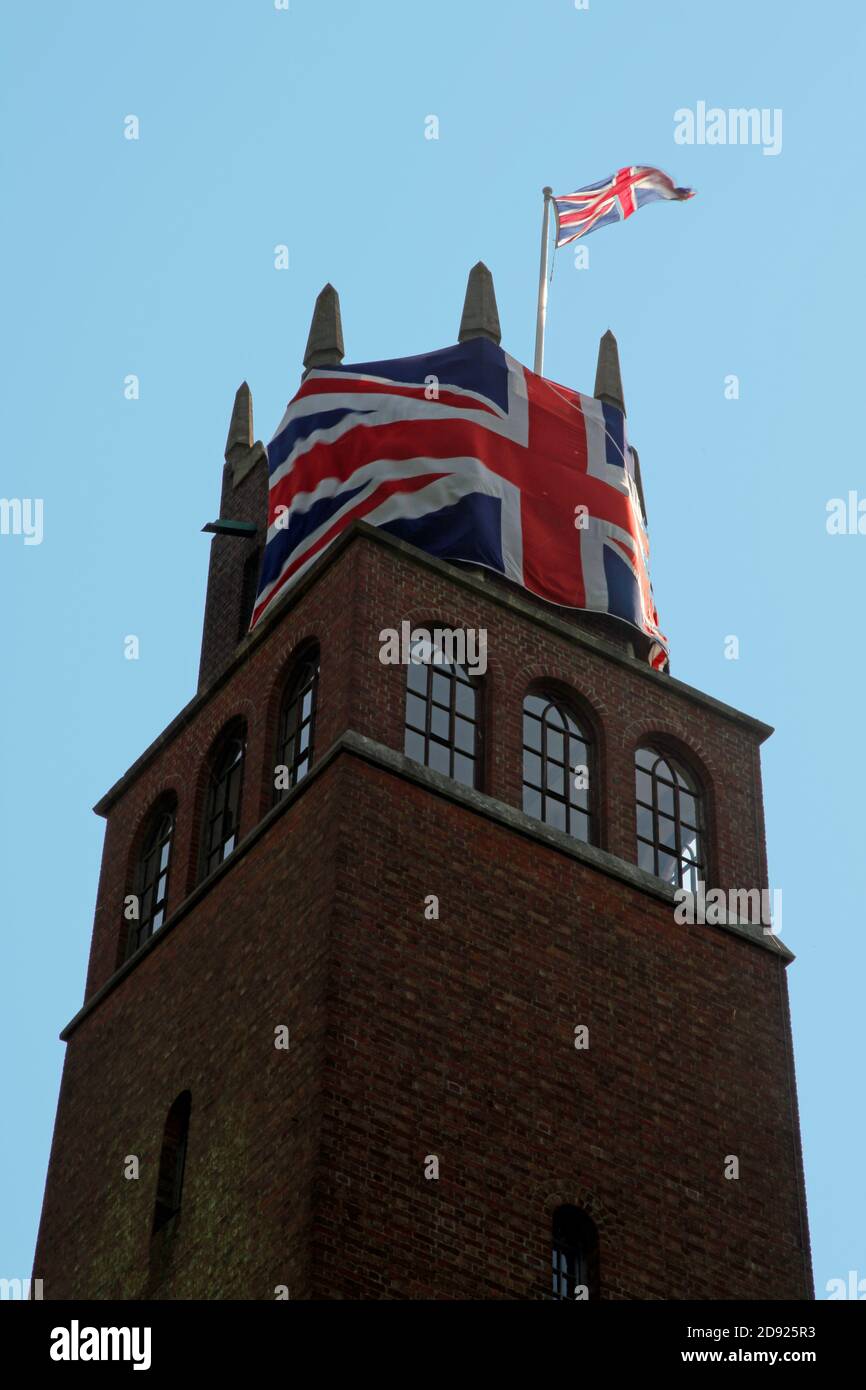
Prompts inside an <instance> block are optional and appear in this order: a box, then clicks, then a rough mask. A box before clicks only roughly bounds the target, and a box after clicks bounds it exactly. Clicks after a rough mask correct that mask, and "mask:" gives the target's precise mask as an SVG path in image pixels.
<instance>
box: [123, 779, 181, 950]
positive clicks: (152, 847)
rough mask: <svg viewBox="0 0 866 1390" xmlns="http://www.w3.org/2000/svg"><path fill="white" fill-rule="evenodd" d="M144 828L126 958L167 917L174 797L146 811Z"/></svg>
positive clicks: (174, 820)
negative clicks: (135, 914) (135, 913)
mask: <svg viewBox="0 0 866 1390" xmlns="http://www.w3.org/2000/svg"><path fill="white" fill-rule="evenodd" d="M147 827H148V828H147V830H146V832H145V835H144V838H143V840H142V845H141V851H140V853H139V856H138V863H137V867H136V877H135V894H136V897H137V899H138V920H137V921H132V922H130V924H129V935H128V939H127V955H128V956H131V955H134V953H135V952H136V951H137V950H138V948H139V947H140V946H143V945H144V943H145V941H149V940H150V938H151V937H152V936H153V935H154V933H155V932H158V931H159V929H160V927H162V926H163V925H164V923H165V919H166V916H167V915H168V913H167V902H168V889H169V883H170V881H171V856H172V849H173V846H174V835H175V831H176V829H177V802H176V800H175V798H174V797H163V798H162V799H161V801H160V802H159V803H158V804H157V806H156V807H155V808H154V809H153V810H152V811H151V812H150V815H149V816H148V818H147ZM163 860H164V862H163ZM160 884H162V888H161V889H160ZM157 919H159V920H157Z"/></svg>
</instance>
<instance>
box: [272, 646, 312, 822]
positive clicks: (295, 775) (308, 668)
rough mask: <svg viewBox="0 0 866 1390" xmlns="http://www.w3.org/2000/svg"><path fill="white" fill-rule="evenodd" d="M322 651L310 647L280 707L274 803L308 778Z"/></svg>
mask: <svg viewBox="0 0 866 1390" xmlns="http://www.w3.org/2000/svg"><path fill="white" fill-rule="evenodd" d="M318 690H319V649H318V647H310V648H308V650H307V651H306V652H305V653H304V654H303V656H302V657H301V658H300V660H299V661H298V662H297V664H296V665H295V666H294V667H293V669H292V672H291V674H290V676H289V679H288V682H287V683H286V689H285V692H284V694H283V699H282V702H281V704H280V717H279V724H278V729H277V757H276V765H275V769H274V800H275V801H280V800H282V798H283V797H284V796H286V795H287V794H288V793H289V792H290V791H291V790H292V787H296V786H297V785H298V783H299V782H300V781H301V780H302V779H303V778H304V777H306V775H307V773H308V772H309V770H310V765H311V763H312V760H313V737H314V734H315V725H316V700H317V698H318Z"/></svg>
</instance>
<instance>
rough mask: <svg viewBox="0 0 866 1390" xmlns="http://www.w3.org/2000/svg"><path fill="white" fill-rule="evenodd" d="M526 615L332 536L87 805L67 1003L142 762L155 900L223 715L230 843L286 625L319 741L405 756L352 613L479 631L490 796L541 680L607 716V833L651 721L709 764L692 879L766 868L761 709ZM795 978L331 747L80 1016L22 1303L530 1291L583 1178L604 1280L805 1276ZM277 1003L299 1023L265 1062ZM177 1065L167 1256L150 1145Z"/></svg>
mask: <svg viewBox="0 0 866 1390" xmlns="http://www.w3.org/2000/svg"><path fill="white" fill-rule="evenodd" d="M524 608H526V604H525V602H512V601H510V600H509V601H503V600H502V599H500V600H499V601H497V591H496V590H494V589H492V587H491V586H488V585H485V584H484V583H481V582H479V581H477V580H475V579H468V580H466V581H465V582H460V581H459V579H457V578H456V577H455V574H454V572H453V571H450V570H448V568H447V567H445V566H440V565H437V564H435V563H430V562H427V561H424V560H423V559H415V558H413V557H412V555H411V554H410V553H409V552H407V550H406V549H405V548H402V547H400V546H399V545H394V544H389V543H382V542H379V541H377V540H375V539H370V538H368V537H366V536H364V535H360V536H355V537H354V538H350V539H349V540H348V542H347V543H345V544H344V545H343V546H342V547H341V548H338V549H337V550H336V551H335V552H334V554H333V555H332V556H330V557H328V558H327V560H326V561H325V563H324V565H323V568H322V570H321V572H319V573H318V574H317V575H314V576H313V577H312V578H311V580H310V582H309V583H308V585H307V586H306V587H305V588H304V589H302V591H301V592H300V594H299V596H298V598H297V599H296V600H295V601H294V603H293V604H292V605H291V606H290V605H289V604H288V603H286V604H284V605H282V611H279V612H278V613H277V614H275V616H274V619H273V620H272V621H271V622H270V623H269V624H267V627H266V629H265V630H264V631H263V633H262V634H260V635H259V636H256V637H254V638H253V640H252V641H248V642H247V643H246V644H244V646H243V648H242V650H241V652H240V654H239V655H238V657H237V659H236V661H235V664H234V665H233V666H232V667H231V668H230V669H229V670H228V672H227V674H226V676H225V677H224V678H216V679H215V681H214V683H213V684H212V685H211V687H210V688H209V689H208V690H207V691H206V692H205V693H204V694H203V695H202V696H200V697H199V698H197V699H196V700H195V701H193V703H192V705H191V706H190V707H189V708H188V710H187V711H185V712H184V714H183V716H182V717H181V718H180V719H179V720H178V721H175V725H174V726H172V727H170V729H169V731H168V732H167V734H166V735H164V736H163V739H162V741H158V743H157V745H155V747H154V749H153V750H152V752H151V753H149V754H147V755H144V756H143V758H142V759H141V760H140V761H139V764H137V765H136V767H135V768H134V769H133V770H132V772H131V774H130V775H129V776H128V777H127V778H126V779H125V780H124V781H123V782H122V783H121V784H120V785H119V787H118V788H116V789H114V791H113V792H112V793H111V794H110V795H109V797H108V798H107V804H108V803H110V804H109V805H108V817H107V818H108V824H107V831H106V842H105V851H104V858H103V868H102V874H101V878H100V888H99V895H98V903H97V911H96V920H95V925H94V935H93V945H92V951H91V959H90V967H89V971H88V980H87V991H86V997H87V998H88V999H91V998H92V996H93V995H94V994H95V993H96V991H97V990H99V989H100V988H101V987H103V986H105V985H106V984H107V982H108V981H109V979H110V978H111V976H112V975H113V973H114V971H115V969H116V967H117V962H118V952H119V949H120V946H121V942H122V940H125V934H126V924H125V923H124V922H123V918H122V904H123V898H124V895H125V894H126V893H129V892H132V891H133V890H134V884H133V881H132V873H133V869H134V847H135V845H136V842H137V840H136V837H137V836H140V831H141V826H142V825H143V823H144V819H145V818H146V816H147V815H148V813H149V810H150V808H151V807H152V806H153V804H154V802H155V801H156V799H157V798H158V796H159V795H160V794H161V793H163V792H164V791H165V790H167V789H169V788H172V789H173V790H174V791H175V792H176V794H177V797H178V822H177V833H176V840H175V845H174V850H173V862H172V878H171V885H170V899H169V917H171V914H172V913H174V912H175V911H176V909H177V908H178V906H179V905H180V903H181V901H182V899H183V898H184V897H185V896H186V895H187V893H188V892H190V891H191V890H192V888H193V886H194V883H195V878H196V866H197V863H198V839H199V835H200V825H199V821H200V815H201V801H202V795H201V784H202V778H203V776H204V773H205V769H206V758H207V753H208V750H209V749H210V748H211V746H212V743H213V740H214V739H215V738H216V737H217V736H218V734H219V732H220V730H221V729H223V728H224V727H225V726H226V724H227V723H228V722H229V720H231V719H232V718H235V717H237V716H239V715H240V716H242V717H243V718H244V719H245V720H246V722H247V728H248V752H247V759H246V767H245V785H244V793H243V804H242V824H241V835H242V837H244V836H246V835H248V834H250V832H253V831H254V830H255V827H256V825H257V824H258V823H259V822H260V820H261V817H262V816H263V815H264V814H265V813H266V812H267V811H268V809H269V808H270V806H271V788H272V785H273V783H272V778H273V764H274V742H275V736H276V715H277V708H278V703H279V696H280V692H281V690H282V685H283V681H284V679H285V676H286V674H287V670H288V667H289V666H290V665H291V657H292V654H293V653H294V652H296V651H297V650H298V648H299V647H300V646H301V645H302V644H304V643H305V642H306V641H308V640H309V639H310V638H311V637H315V638H317V639H318V641H319V643H320V646H321V662H322V664H321V677H320V684H319V708H318V716H317V730H316V751H317V755H318V756H319V757H321V755H322V754H324V753H326V752H327V750H328V749H329V748H330V747H331V746H332V745H333V744H334V742H335V740H337V739H338V738H339V737H340V736H341V735H342V734H343V733H345V732H346V731H347V730H355V731H356V732H358V733H360V734H363V735H366V736H367V737H368V738H370V739H373V740H376V741H377V742H378V743H381V744H384V745H386V746H388V747H391V748H394V749H397V750H401V749H402V744H403V702H404V689H405V669H404V668H403V667H400V666H385V665H382V664H381V663H380V661H379V633H380V631H381V629H383V628H386V627H395V628H399V626H400V623H401V622H402V621H403V620H409V621H410V622H412V623H413V624H419V625H433V624H438V625H440V626H455V627H456V626H470V627H476V628H485V629H486V630H487V632H488V660H489V670H488V675H487V678H486V682H485V692H484V705H485V759H484V784H483V787H482V790H483V791H485V792H487V793H489V795H490V796H492V797H494V798H497V799H498V800H499V801H501V802H505V803H507V804H509V805H511V806H513V807H517V808H519V807H520V804H521V755H520V749H521V742H522V740H521V705H522V697H523V693H524V691H525V689H526V687H527V686H528V685H529V684H530V683H532V682H534V681H537V680H539V679H542V678H545V679H551V680H555V681H557V682H559V683H560V685H562V686H566V687H570V688H573V689H574V690H575V691H576V692H577V693H578V695H579V697H580V699H581V701H582V707H583V708H584V710H585V711H586V712H587V714H588V715H589V717H590V718H591V721H592V723H593V725H594V727H595V728H596V730H597V732H598V736H599V743H600V750H601V759H600V765H599V766H600V780H601V784H602V785H601V787H600V788H599V791H600V802H601V809H602V848H604V849H606V850H608V851H609V852H611V853H612V854H614V855H617V856H619V857H621V858H622V859H624V860H626V861H628V862H629V863H634V859H635V853H634V836H635V821H634V806H633V786H634V772H633V757H634V749H635V747H636V745H637V744H638V743H639V742H640V741H642V740H643V739H645V738H646V737H647V736H649V735H662V736H664V737H666V738H668V739H670V740H671V741H673V742H674V744H675V746H677V747H678V748H679V749H680V750H681V752H682V754H683V755H684V756H687V757H688V759H689V761H690V762H691V763H692V765H693V766H694V768H695V770H696V771H697V772H698V773H699V775H700V776H701V778H702V780H703V782H704V785H705V787H706V790H707V795H708V800H709V813H710V862H711V881H712V882H713V883H715V884H718V885H719V886H722V887H725V888H728V887H740V888H750V887H762V886H765V885H766V860H765V850H764V841H763V819H762V810H761V790H760V772H759V757H758V742H759V738H760V736H761V731H760V730H759V729H756V728H755V727H754V726H753V725H750V724H749V723H748V722H745V721H742V720H738V719H736V718H735V717H733V716H732V715H730V714H726V713H725V712H724V711H722V710H720V709H718V708H715V707H713V706H711V705H710V704H707V703H703V702H701V701H700V699H698V698H696V697H694V696H692V695H689V693H688V692H687V691H686V690H681V689H678V688H677V686H676V684H675V683H674V682H671V681H670V680H667V679H665V678H663V677H653V676H652V675H648V674H645V673H644V671H643V669H642V668H639V667H637V666H636V665H634V664H632V663H629V662H627V661H625V662H624V661H622V660H618V659H616V656H615V654H611V652H610V651H605V650H604V648H603V646H599V644H598V643H597V642H596V643H593V642H592V640H590V639H587V640H583V641H581V640H578V641H575V640H574V639H573V638H572V637H571V636H570V635H569V634H568V633H567V632H558V631H554V630H552V629H551V626H550V625H549V624H545V623H544V622H543V621H541V620H540V619H539V618H537V617H536V616H533V613H532V611H531V609H530V610H529V611H522V610H523V609H524ZM429 893H435V894H437V895H438V896H439V898H440V904H441V918H440V920H439V921H438V922H431V921H427V920H425V918H424V897H425V895H426V894H429ZM786 997H787V996H786V988H785V980H784V970H783V965H782V962H781V959H780V957H779V956H778V955H773V954H772V953H771V952H770V951H767V950H764V949H761V947H759V946H755V945H753V944H751V943H749V942H747V941H744V940H742V939H741V938H739V937H736V936H734V935H733V934H729V933H726V932H725V931H723V930H719V929H713V928H708V927H683V926H679V925H677V924H675V923H674V921H673V914H672V910H671V907H670V905H669V904H666V903H664V902H661V901H659V900H658V898H657V897H655V896H654V895H653V894H651V893H647V892H644V891H641V890H640V889H638V888H636V887H634V886H632V885H629V884H628V883H626V882H624V881H622V880H621V879H619V878H617V877H615V876H612V875H611V874H609V873H605V872H601V871H600V870H599V869H597V868H595V867H592V866H589V865H588V864H586V863H583V862H580V860H579V859H576V858H574V857H573V856H570V855H568V854H563V853H562V852H560V851H558V850H556V849H555V848H552V847H550V846H548V845H546V844H543V843H541V842H540V841H539V839H537V838H536V839H534V838H532V836H531V835H527V834H524V833H519V832H518V831H516V830H515V829H514V828H510V827H507V826H504V825H501V824H496V823H494V822H493V821H491V820H490V819H489V818H488V817H486V816H485V815H483V814H481V813H480V812H479V811H477V810H473V809H470V808H468V807H466V806H463V805H458V804H455V803H454V802H452V801H451V800H449V799H447V798H446V797H443V796H441V795H437V794H434V793H433V792H431V791H430V790H429V789H428V788H426V787H423V786H418V785H416V784H414V783H413V782H412V781H411V780H406V778H405V777H400V776H396V775H395V774H394V772H393V771H388V770H385V769H384V768H382V767H379V766H373V765H369V764H367V763H365V762H363V761H361V760H360V759H359V758H358V757H356V756H354V755H353V754H351V753H348V752H343V753H340V754H339V755H338V756H337V758H336V760H334V761H332V762H330V763H329V765H328V766H327V767H326V768H325V770H324V771H323V772H322V773H321V775H319V776H316V777H314V778H312V779H310V780H309V781H308V782H307V783H306V784H304V786H303V787H302V789H301V790H300V792H299V794H298V795H297V796H296V797H295V799H294V800H293V801H292V802H291V804H289V805H288V806H286V807H284V808H283V809H282V810H281V811H280V812H279V813H277V814H276V816H275V817H274V818H273V819H272V822H271V823H269V825H268V827H267V828H266V830H265V831H264V833H263V834H261V835H260V836H259V838H257V839H255V841H254V842H251V843H250V844H249V845H248V846H247V847H246V849H242V850H241V852H240V853H239V854H238V855H237V857H236V858H235V859H234V860H233V861H231V862H230V863H229V864H227V865H226V866H224V867H223V868H222V870H221V871H219V872H218V874H217V876H216V878H215V880H214V881H213V882H212V883H210V884H209V885H208V886H207V887H206V889H205V890H204V891H203V892H200V894H199V896H198V897H197V898H196V899H195V900H193V902H192V903H191V904H189V905H188V907H187V910H185V911H184V914H183V915H182V917H181V919H180V920H179V921H178V922H177V924H176V925H175V926H172V927H170V929H169V930H168V931H166V932H164V933H162V934H161V935H159V936H158V937H157V938H156V939H155V940H154V942H153V946H152V949H150V950H148V951H147V952H145V954H144V956H143V957H142V958H141V959H140V960H139V961H138V962H137V963H136V964H135V965H134V967H133V968H132V969H131V971H130V972H129V973H128V974H127V975H126V976H125V977H124V978H123V979H122V980H121V981H120V983H118V984H116V985H115V987H114V988H112V989H111V990H110V992H108V993H107V995H106V997H105V998H103V999H100V1000H98V1001H97V1002H96V1004H95V1007H93V1009H92V1010H91V1011H90V1012H89V1013H87V1014H86V1016H85V1017H84V1018H83V1019H82V1020H81V1021H80V1023H79V1024H78V1026H76V1027H75V1029H74V1030H73V1032H72V1034H71V1037H70V1041H69V1049H68V1056H67V1064H66V1069H65V1072H64V1080H63V1087H62V1091H61V1099H60V1106H59V1110H58V1120H57V1128H56V1132H55V1141H54V1148H53V1154H52V1161H51V1165H50V1169H49V1177H48V1185H47V1190H46V1202H45V1209H44V1213H43V1223H42V1229H41V1235H40V1243H39V1249H38V1252H37V1266H36V1269H35V1274H36V1276H37V1277H42V1278H44V1279H45V1280H46V1296H47V1297H71V1296H78V1297H110V1296H118V1297H125V1298H131V1297H138V1296H150V1297H193V1296H195V1297H241V1298H262V1297H265V1298H267V1297H272V1296H273V1286H274V1285H276V1284H278V1283H282V1284H288V1285H289V1286H290V1288H291V1291H292V1296H293V1297H308V1296H313V1297H324V1298H328V1297H358V1296H365V1297H378V1296H384V1297H395V1296H406V1297H425V1296H432V1297H437V1298H450V1297H473V1296H482V1297H515V1298H533V1297H543V1296H544V1295H545V1293H546V1291H547V1279H548V1277H549V1273H548V1264H547V1262H548V1260H549V1236H550V1231H549V1227H550V1214H551V1211H552V1209H553V1207H554V1206H555V1205H556V1204H557V1203H558V1202H559V1201H579V1202H585V1203H586V1204H588V1205H589V1206H590V1207H591V1209H592V1212H593V1216H594V1219H595V1220H596V1222H597V1224H598V1226H599V1230H600V1233H601V1280H602V1293H603V1296H605V1297H609V1298H613V1297H624V1298H688V1297H697V1298H709V1297H735V1296H737V1297H748V1298H783V1297H784V1298H803V1297H807V1296H808V1248H807V1239H806V1237H805V1234H804V1231H803V1232H801V1220H802V1221H803V1222H804V1221H805V1215H804V1213H802V1212H801V1204H800V1200H799V1196H798V1194H799V1191H800V1184H801V1171H800V1159H799V1137H798V1133H797V1128H796V1109H795V1108H794V1110H793V1115H794V1119H793V1120H792V1105H793V1106H794V1107H795V1106H796V1101H795V1098H794V1096H793V1092H792V1076H791V1074H790V1067H789V1060H788V1058H789V1053H788V1047H787V1003H786ZM289 1015H290V1016H289ZM281 1022H285V1023H287V1024H288V1025H289V1026H290V1027H291V1029H292V1036H293V1038H295V1037H296V1036H297V1037H298V1038H299V1039H303V1040H304V1041H303V1046H302V1045H301V1044H300V1043H299V1044H298V1046H297V1047H294V1046H293V1049H292V1051H291V1052H290V1054H289V1055H288V1057H286V1056H285V1054H283V1053H278V1052H275V1050H274V1048H273V1028H274V1027H275V1026H276V1024H278V1023H281ZM580 1023H585V1024H587V1025H588V1026H589V1028H590V1048H589V1050H588V1051H587V1052H578V1051H576V1050H575V1049H574V1046H573V1030H574V1027H575V1026H576V1025H577V1024H580ZM272 1054H273V1055H272ZM187 1087H189V1089H190V1090H191V1091H192V1097H193V1102H192V1103H193V1114H192V1123H191V1129H190V1152H189V1160H188V1167H187V1185H186V1187H185V1201H184V1211H183V1214H182V1217H181V1223H182V1224H181V1227H180V1228H179V1230H178V1234H177V1239H176V1240H174V1241H172V1242H171V1246H170V1248H171V1251H172V1255H173V1260H174V1264H173V1266H171V1267H169V1268H168V1269H167V1270H165V1271H164V1272H163V1275H162V1277H161V1282H158V1281H157V1280H156V1275H155V1274H154V1273H153V1272H152V1271H150V1272H149V1259H150V1256H149V1249H150V1242H149V1222H150V1220H151V1218H152V1202H153V1188H154V1184H155V1172H156V1161H157V1158H158V1148H159V1142H160V1138H161V1133H162V1125H163V1123H164V1120H165V1116H166V1114H167V1111H168V1107H169V1105H170V1104H171V1102H172V1101H173V1099H174V1098H175V1096H176V1095H177V1094H178V1093H179V1092H180V1091H182V1090H184V1089H185V1088H187ZM319 1116H321V1117H322V1124H321V1128H320V1127H319ZM128 1153H140V1154H141V1155H142V1156H143V1159H144V1162H143V1169H142V1171H143V1176H142V1179H141V1180H140V1181H139V1182H137V1183H136V1182H127V1181H125V1180H124V1179H123V1177H122V1160H123V1156H124V1155H125V1154H128ZM427 1154H436V1155H438V1156H439V1159H440V1163H441V1177H440V1179H439V1181H438V1182H435V1181H426V1180H425V1178H424V1175H423V1163H424V1157H425V1155H427ZM729 1154H736V1155H738V1156H739V1158H740V1163H741V1177H740V1179H739V1180H738V1181H728V1180H726V1179H725V1178H724V1177H723V1166H724V1162H725V1157H726V1155H729ZM187 1198H188V1200H187ZM311 1221H312V1222H314V1232H315V1239H314V1241H313V1243H312V1246H311V1245H310V1242H309V1240H308V1238H307V1237H308V1232H309V1223H310V1222H311ZM804 1245H805V1246H806V1248H805V1249H804V1248H803V1247H804ZM283 1269H288V1273H287V1274H286V1275H285V1277H281V1274H280V1272H281V1271H282V1270H283Z"/></svg>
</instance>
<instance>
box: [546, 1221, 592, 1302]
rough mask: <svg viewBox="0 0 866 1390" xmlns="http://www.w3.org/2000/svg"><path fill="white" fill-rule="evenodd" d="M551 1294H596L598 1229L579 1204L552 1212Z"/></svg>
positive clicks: (588, 1297) (580, 1296) (589, 1295)
mask: <svg viewBox="0 0 866 1390" xmlns="http://www.w3.org/2000/svg"><path fill="white" fill-rule="evenodd" d="M552 1244H553V1271H552V1272H553V1297H554V1298H569V1299H573V1298H578V1299H595V1298H598V1232H597V1230H596V1228H595V1222H594V1221H593V1220H592V1218H591V1217H589V1216H587V1214H586V1212H585V1211H581V1209H580V1207H572V1206H563V1207H557V1209H556V1211H555V1212H554V1213H553V1243H552Z"/></svg>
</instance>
